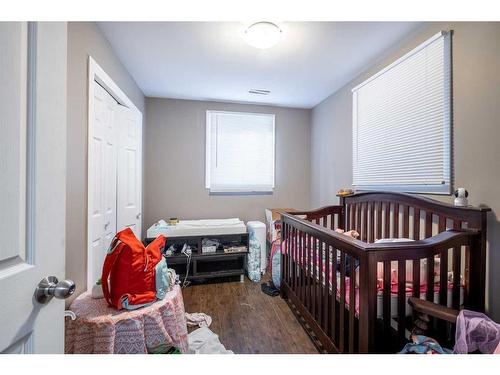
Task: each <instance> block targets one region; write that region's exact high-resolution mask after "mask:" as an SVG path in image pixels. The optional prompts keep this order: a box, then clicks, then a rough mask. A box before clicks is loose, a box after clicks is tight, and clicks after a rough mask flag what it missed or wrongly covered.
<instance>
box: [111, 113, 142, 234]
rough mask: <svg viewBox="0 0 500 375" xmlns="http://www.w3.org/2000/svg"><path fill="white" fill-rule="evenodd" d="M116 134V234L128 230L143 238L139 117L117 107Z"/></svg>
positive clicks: (140, 124)
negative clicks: (117, 231)
mask: <svg viewBox="0 0 500 375" xmlns="http://www.w3.org/2000/svg"><path fill="white" fill-rule="evenodd" d="M116 121H117V125H118V127H119V132H118V184H117V211H118V212H117V225H118V230H122V229H124V228H131V229H132V230H133V231H134V233H135V235H136V236H137V238H142V233H141V228H142V226H141V222H142V219H141V215H142V119H141V115H140V113H138V112H136V111H133V110H131V109H129V108H127V107H124V106H121V105H119V106H118V108H117V112H116Z"/></svg>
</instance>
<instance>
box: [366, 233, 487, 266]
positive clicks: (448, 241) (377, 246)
mask: <svg viewBox="0 0 500 375" xmlns="http://www.w3.org/2000/svg"><path fill="white" fill-rule="evenodd" d="M478 235H479V231H478V230H476V229H448V230H445V231H444V232H440V233H438V234H436V235H435V236H432V237H429V238H424V239H422V240H415V241H412V242H390V243H368V244H365V246H364V250H365V251H377V252H382V253H383V251H391V252H393V254H394V252H396V253H397V252H405V253H406V255H405V256H404V257H405V258H406V259H411V257H410V258H409V257H408V252H409V251H417V253H415V258H418V257H419V256H420V254H418V250H421V251H423V252H428V251H429V250H435V251H437V252H438V251H440V250H443V249H450V248H452V247H454V246H469V245H470V244H471V243H472V242H473V240H474V238H477V236H478Z"/></svg>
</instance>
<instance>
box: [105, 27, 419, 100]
mask: <svg viewBox="0 0 500 375" xmlns="http://www.w3.org/2000/svg"><path fill="white" fill-rule="evenodd" d="M98 25H99V28H100V29H101V30H102V32H103V33H104V34H105V36H106V38H107V39H108V40H109V42H110V43H111V45H112V47H113V49H114V50H115V52H116V54H117V55H118V57H119V58H120V60H121V61H122V63H123V64H124V65H125V67H126V68H127V70H128V71H129V72H130V74H131V75H132V76H133V77H134V79H135V81H136V82H137V84H138V85H139V87H140V88H141V89H142V91H143V92H144V94H145V95H146V96H152V97H166V98H179V99H196V100H219V101H232V102H250V103H265V104H273V105H280V106H287V107H302V108H311V107H313V106H315V105H316V104H318V103H319V102H321V101H322V100H323V99H325V98H326V97H327V96H329V95H330V94H332V93H333V92H335V91H336V90H338V89H339V88H341V87H342V86H343V85H345V84H346V83H347V82H349V81H350V80H352V79H353V78H355V77H356V76H357V75H358V74H359V73H361V72H362V71H363V70H364V69H365V68H366V67H368V66H369V65H370V64H371V63H373V61H374V59H376V58H377V57H379V56H380V55H381V54H382V53H384V52H385V51H386V50H387V49H389V48H390V47H391V46H392V45H394V44H395V43H397V42H398V41H399V40H401V39H402V38H404V37H405V36H406V35H408V34H409V33H410V32H412V31H413V30H414V29H416V28H417V27H418V26H419V25H420V23H418V22H284V23H280V24H279V25H280V27H281V28H282V30H283V40H282V41H281V42H280V43H278V44H277V45H276V46H274V47H271V48H269V49H267V50H259V49H255V48H253V47H251V46H249V45H247V44H246V43H245V41H244V40H243V39H242V37H241V33H242V31H243V30H244V28H245V26H247V24H243V23H238V22H100V23H98ZM250 89H263V90H270V91H271V94H270V95H268V96H261V95H252V94H249V93H248V90H250Z"/></svg>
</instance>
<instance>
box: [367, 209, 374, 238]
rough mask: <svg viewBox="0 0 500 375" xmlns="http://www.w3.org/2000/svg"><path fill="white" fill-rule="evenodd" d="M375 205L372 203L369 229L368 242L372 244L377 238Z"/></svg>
mask: <svg viewBox="0 0 500 375" xmlns="http://www.w3.org/2000/svg"><path fill="white" fill-rule="evenodd" d="M374 208H375V205H374V203H373V202H370V211H369V212H370V215H369V218H370V222H369V227H368V228H369V229H368V242H370V243H372V242H373V241H374V240H373V238H374V237H375V212H374Z"/></svg>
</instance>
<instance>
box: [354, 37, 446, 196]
mask: <svg viewBox="0 0 500 375" xmlns="http://www.w3.org/2000/svg"><path fill="white" fill-rule="evenodd" d="M452 35H453V32H452V31H451V30H450V31H440V32H438V33H436V34H435V35H433V36H432V37H430V38H429V39H427V40H425V41H424V42H423V43H421V44H420V45H418V46H417V47H415V48H414V49H412V50H411V51H409V52H408V53H406V54H405V55H403V56H402V57H400V58H399V59H397V60H396V61H394V62H393V63H391V64H389V65H388V66H386V67H385V68H383V69H381V70H380V71H379V72H377V73H375V74H374V75H372V76H371V77H369V78H368V79H366V80H365V81H363V82H362V83H360V84H359V85H357V86H356V87H354V88H353V89H352V90H351V92H352V96H353V97H352V132H353V133H352V134H353V150H352V170H351V172H352V185H353V186H354V187H355V188H356V190H358V191H369V190H381V191H394V192H405V193H418V194H435V195H450V194H452V191H453V164H452V162H453V132H452V131H453V129H452V128H453V111H452V103H453V88H452V87H453V79H452V70H453V62H452V49H451V45H452V43H451V42H452V40H451V38H452ZM440 37H444V53H445V57H444V64H445V76H444V79H445V92H444V95H445V101H444V106H445V119H444V125H443V131H444V132H446V136H445V137H444V138H443V142H446V143H447V147H445V148H444V156H443V161H444V163H445V165H446V167H447V168H446V169H445V170H444V178H445V183H443V184H439V185H438V184H419V185H405V184H398V185H395V184H394V185H392V184H387V185H383V184H381V185H354V168H355V156H354V153H355V152H356V150H357V147H355V142H356V138H355V134H356V133H357V126H358V123H357V92H358V90H359V89H360V88H361V87H363V86H364V85H366V84H367V83H369V82H371V81H373V80H374V79H376V78H377V77H379V76H381V75H383V74H384V73H385V72H387V71H388V70H390V69H392V68H393V67H395V66H397V65H399V64H400V63H402V62H403V61H405V60H406V59H408V58H410V57H411V56H413V55H414V54H415V53H417V52H419V51H420V50H422V49H423V48H425V47H427V46H428V45H430V44H431V43H432V42H434V41H435V40H437V39H438V38H440ZM356 146H357V145H356Z"/></svg>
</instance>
